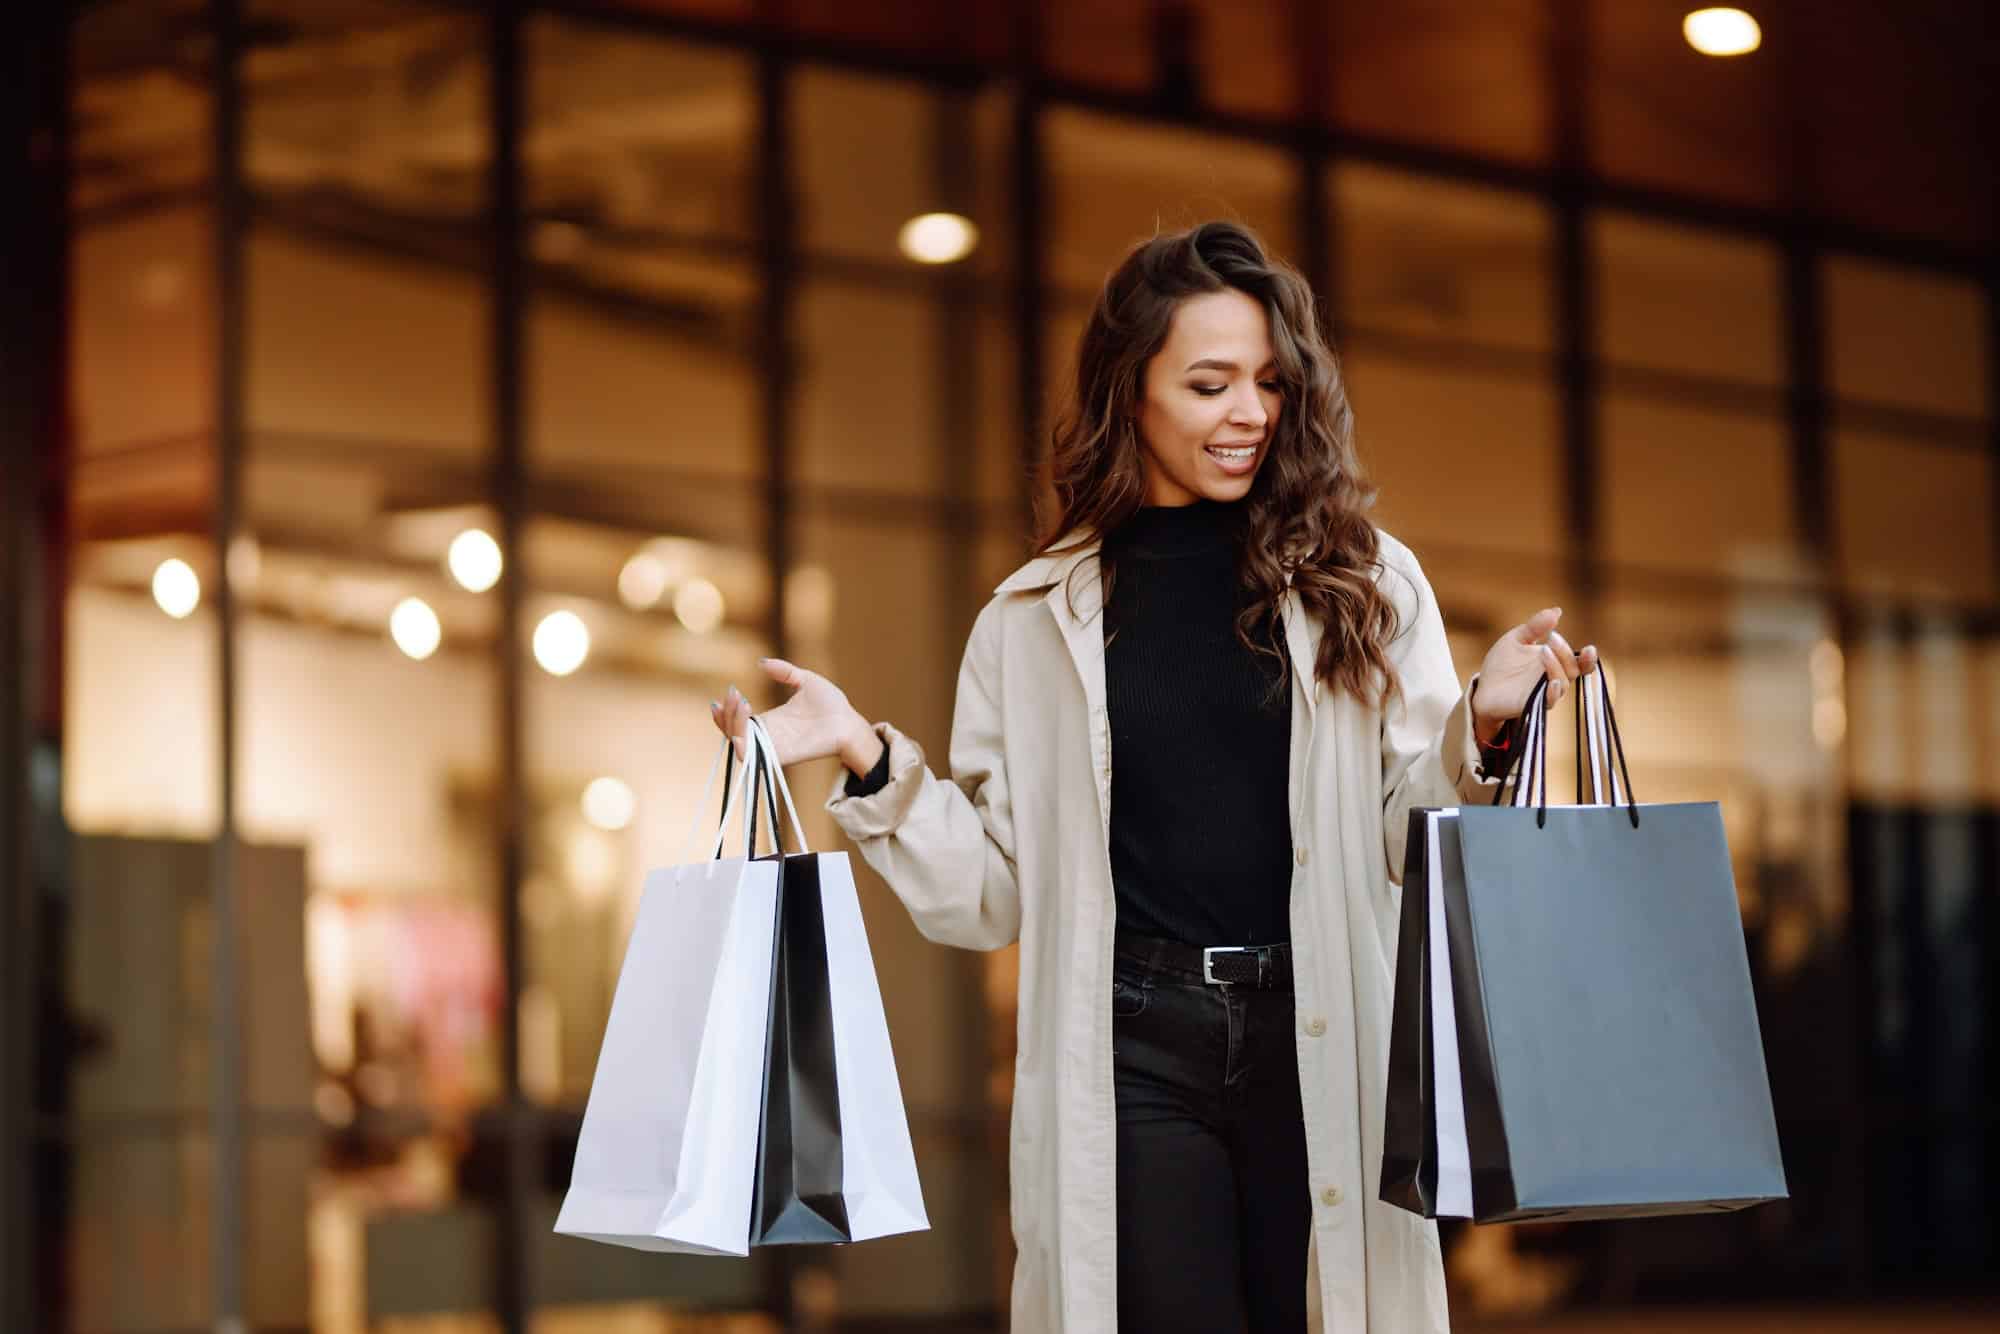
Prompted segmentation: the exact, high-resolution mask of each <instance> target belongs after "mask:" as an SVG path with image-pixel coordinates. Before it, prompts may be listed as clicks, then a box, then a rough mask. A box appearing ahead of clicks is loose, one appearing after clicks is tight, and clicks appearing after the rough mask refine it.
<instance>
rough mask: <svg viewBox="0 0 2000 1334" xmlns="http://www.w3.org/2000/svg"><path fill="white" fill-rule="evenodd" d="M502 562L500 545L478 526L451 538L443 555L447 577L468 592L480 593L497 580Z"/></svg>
mask: <svg viewBox="0 0 2000 1334" xmlns="http://www.w3.org/2000/svg"><path fill="white" fill-rule="evenodd" d="M504 563H505V562H504V561H503V560H502V558H501V555H500V544H499V543H498V542H495V541H494V540H493V537H492V535H491V534H489V533H487V532H486V531H485V530H483V529H479V528H468V529H466V530H465V531H464V532H462V533H460V534H459V535H458V536H457V537H454V538H453V539H451V550H450V552H449V553H447V555H446V556H445V564H446V565H447V566H448V567H449V568H450V570H451V577H452V578H454V579H456V580H458V586H459V587H460V588H463V589H464V590H465V591H466V592H468V593H484V592H485V591H486V590H487V589H489V588H491V587H493V585H495V584H497V583H499V582H500V567H501V566H502V565H503V564H504Z"/></svg>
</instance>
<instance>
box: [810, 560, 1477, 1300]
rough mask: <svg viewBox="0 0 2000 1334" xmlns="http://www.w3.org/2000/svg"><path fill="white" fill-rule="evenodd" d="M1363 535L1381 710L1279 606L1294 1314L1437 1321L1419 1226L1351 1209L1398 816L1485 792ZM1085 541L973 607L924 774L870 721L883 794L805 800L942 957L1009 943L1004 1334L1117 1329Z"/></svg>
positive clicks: (1108, 944)
mask: <svg viewBox="0 0 2000 1334" xmlns="http://www.w3.org/2000/svg"><path fill="white" fill-rule="evenodd" d="M1381 543H1382V558H1381V568H1380V570H1379V571H1378V574H1377V581H1378V583H1380V585H1381V586H1382V588H1383V590H1384V592H1385V593H1386V594H1387V595H1388V596H1389V597H1390V599H1391V601H1392V602H1393V604H1394V606H1395V607H1396V610H1397V612H1398V616H1399V624H1400V627H1401V628H1400V631H1399V633H1398V635H1397V637H1396V638H1395V640H1394V642H1393V643H1392V644H1391V645H1390V647H1389V656H1390V658H1391V660H1392V661H1393V662H1394V663H1395V666H1396V669H1397V671H1398V673H1399V674H1400V676H1401V680H1402V687H1403V695H1402V698H1401V700H1400V701H1398V702H1397V703H1396V704H1394V705H1392V706H1391V709H1390V711H1389V713H1388V715H1387V716H1384V714H1383V713H1382V712H1381V711H1380V710H1377V709H1375V708H1372V707H1367V706H1364V705H1362V704H1360V703H1358V702H1357V701H1356V700H1355V699H1354V698H1353V697H1352V696H1351V695H1349V694H1348V693H1346V692H1344V691H1341V692H1328V691H1326V690H1324V689H1322V688H1321V687H1320V685H1319V683H1318V682H1317V681H1316V680H1315V679H1314V677H1313V674H1312V664H1313V662H1314V660H1315V655H1316V653H1317V650H1318V640H1319V627H1318V626H1317V625H1316V624H1314V623H1313V622H1312V619H1311V618H1310V617H1309V616H1307V614H1306V613H1305V611H1304V609H1303V607H1302V605H1301V604H1300V602H1299V600H1298V597H1297V595H1296V594H1292V593H1287V595H1286V598H1285V604H1284V624H1285V636H1286V641H1287V644H1288V646H1289V648H1290V651H1291V658H1292V661H1293V664H1294V668H1295V670H1294V676H1293V691H1292V744H1291V761H1292V763H1291V782H1290V796H1291V807H1292V843H1293V847H1294V849H1295V853H1294V858H1293V860H1294V863H1295V869H1294V872H1293V875H1294V880H1293V888H1292V946H1293V952H1294V973H1295V985H1296V991H1297V1002H1298V1024H1297V1027H1296V1028H1295V1029H1294V1033H1295V1035H1296V1041H1297V1046H1298V1058H1299V1076H1300V1080H1299V1082H1300V1088H1301V1090H1302V1098H1303V1101H1304V1108H1305V1121H1306V1127H1307V1142H1308V1161H1309V1163H1310V1167H1311V1180H1310V1181H1309V1182H1301V1183H1299V1185H1300V1189H1302V1190H1310V1192H1311V1195H1312V1238H1311V1250H1312V1252H1313V1255H1314V1260H1315V1263H1314V1264H1313V1266H1312V1280H1311V1284H1312V1290H1311V1291H1309V1293H1308V1300H1309V1303H1310V1305H1311V1307H1312V1308H1313V1309H1314V1310H1315V1311H1316V1313H1318V1319H1319V1324H1318V1327H1319V1328H1320V1329H1323V1330H1326V1331H1329V1332H1333V1331H1338V1334H1361V1331H1364V1330H1365V1331H1372V1332H1373V1334H1410V1332H1411V1331H1442V1330H1445V1329H1446V1328H1447V1316H1446V1310H1445V1292H1444V1273H1443V1266H1442V1263H1441V1259H1440V1255H1439V1250H1438V1241H1437V1230H1436V1228H1435V1227H1434V1226H1433V1225H1432V1224H1430V1223H1428V1222H1425V1221H1423V1220H1422V1219H1419V1218H1417V1217H1415V1216H1414V1215H1412V1214H1408V1213H1405V1212H1403V1211H1402V1210H1400V1209H1397V1208H1394V1207H1392V1206H1390V1205H1386V1204H1383V1203H1381V1202H1380V1201H1378V1200H1377V1199H1376V1193H1377V1185H1378V1177H1379V1174H1380V1172H1381V1161H1382V1106H1383V1084H1384V1079H1385V1072H1386V1069H1387V1065H1388V1057H1389V1022H1390V1009H1391V978H1392V977H1393V975H1394V963H1395V954H1396V931H1397V920H1398V919H1397V903H1398V899H1399V895H1400V893H1401V890H1400V888H1399V885H1398V881H1399V879H1400V877H1401V866H1402V854H1403V839H1404V834H1405V827H1406V813H1407V812H1408V810H1409V809H1410V808H1411V807H1413V806H1426V805H1430V806H1450V805H1456V804H1458V803H1459V802H1461V801H1462V802H1465V803H1468V804H1470V803H1474V802H1478V801H1482V800H1487V799H1490V796H1491V792H1492V781H1493V780H1489V779H1487V778H1485V777H1484V776H1483V775H1482V774H1481V772H1480V770H1479V755H1478V749H1477V746H1476V744H1475V741H1474V738H1473V732H1472V725H1471V715H1470V698H1471V686H1468V687H1467V688H1466V690H1465V691H1464V692H1463V693H1461V691H1460V689H1459V685H1458V678H1457V674H1456V673H1455V671H1454V670H1453V668H1452V662H1451V656H1450V652H1449V650H1448V648H1447V646H1446V642H1445V632H1444V622H1443V619H1442V617H1441V616H1440V615H1439V613H1438V607H1437V601H1436V599H1435V597H1434V596H1433V595H1432V592H1431V588H1430V585H1429V583H1428V582H1427V581H1426V580H1425V578H1424V575H1423V571H1422V569H1421V568H1420V567H1419V566H1418V564H1417V561H1416V558H1415V557H1414V556H1413V555H1412V554H1411V553H1410V551H1409V549H1408V548H1406V547H1405V546H1403V545H1402V544H1401V543H1400V542H1397V541H1396V540H1395V539H1393V538H1391V537H1389V536H1388V535H1387V534H1382V537H1381ZM1094 554H1095V547H1094V545H1093V546H1087V547H1083V548H1080V549H1078V550H1077V551H1074V552H1070V553H1066V554H1062V555H1055V556H1044V557H1040V558H1037V559H1035V560H1032V561H1030V562H1029V563H1028V564H1026V565H1024V566H1023V567H1022V568H1021V569H1019V570H1018V571H1016V572H1015V573H1014V574H1013V575H1011V576H1010V577H1009V578H1008V579H1007V580H1006V581H1005V582H1003V583H1002V584H1001V585H1000V586H999V588H998V589H997V590H996V591H995V595H994V597H993V599H992V601H991V602H989V603H988V604H987V606H986V607H985V609H984V610H983V611H981V613H980V615H979V617H978V620H977V621H976V623H975V624H974V626H973V629H972V634H971V637H970V641H969V642H968V644H967V645H966V651H965V658H964V662H963V665H962V666H961V668H960V670H959V677H958V698H957V705H956V711H955V714H954V718H953V722H952V734H951V776H950V780H949V781H944V780H942V779H940V778H939V777H938V776H937V775H935V774H934V773H932V772H931V770H930V769H928V768H927V767H926V765H925V760H924V752H923V750H922V749H921V748H920V747H919V746H918V745H917V743H916V742H915V741H913V740H911V739H910V738H909V737H907V736H905V735H904V734H903V733H901V732H899V731H897V730H896V729H895V728H894V727H892V726H890V725H888V724H877V727H878V730H879V732H880V734H881V735H882V736H883V738H884V739H885V740H886V741H887V742H888V745H889V757H890V758H889V773H890V778H889V783H888V786H887V787H885V788H883V789H882V790H881V791H880V792H877V793H875V794H873V795H871V796H867V797H848V796H846V795H845V792H844V788H843V785H842V784H843V782H844V775H843V776H842V779H841V780H837V781H836V783H835V785H834V790H833V792H832V794H831V796H830V797H829V799H828V801H827V809H828V811H829V812H831V814H832V815H833V817H834V819H835V820H836V821H837V822H838V823H839V825H840V827H841V828H842V829H843V830H845V831H846V833H847V835H848V836H849V837H850V838H852V839H853V840H854V841H855V843H856V844H857V846H858V847H859V848H860V851H861V855H862V856H863V857H864V858H865V859H866V860H867V862H868V864H869V865H870V866H873V867H874V868H875V869H876V871H877V872H879V873H880V874H881V875H882V877H883V878H884V879H885V880H886V881H887V882H888V883H889V886H890V888H891V889H893V890H894V891H895V893H896V894H897V896H898V897H899V898H901V899H902V901H903V903H904V904H905V905H906V906H907V907H908V909H909V911H910V914H911V916H912V917H913V918H915V920H916V925H917V927H918V929H919V930H920V931H922V932H923V934H924V935H925V936H927V937H929V938H930V939H932V940H935V941H938V942H939V943H941V944H946V945H957V946H961V947H963V948H967V949H998V948H1000V947H1002V946H1005V945H1008V944H1010V943H1012V942H1013V941H1014V940H1016V939H1019V941H1020V942H1021V982H1020V1011H1019V1028H1020V1033H1019V1051H1018V1055H1017V1057H1016V1062H1015V1080H1014V1111H1013V1124H1012V1133H1011V1137H1010V1150H1009V1162H1008V1170H1009V1178H1010V1181H1011V1189H1012V1199H1011V1214H1012V1219H1013V1227H1014V1238H1015V1241H1016V1243H1017V1245H1018V1248H1019V1254H1018V1258H1017V1260H1016V1262H1015V1269H1014V1283H1013V1328H1014V1329H1015V1330H1016V1331H1034V1332H1035V1334H1043V1332H1048V1334H1055V1332H1056V1331H1062V1334H1097V1332H1098V1331H1107V1332H1108V1331H1112V1330H1114V1329H1115V1328H1116V1325H1117V1309H1118V1308H1117V1295H1118V1293H1117V1286H1118V1284H1117V1279H1118V1276H1117V1246H1116V1242H1115V1240H1114V1238H1115V1229H1116V1227H1117V1202H1116V1190H1115V1181H1116V1175H1115V1166H1114V1154H1115V1152H1116V1142H1117V1141H1116V1125H1115V1120H1114V1106H1113V1094H1112V1075H1111V953H1112V930H1113V922H1114V915H1115V914H1114V908H1113V902H1112V888H1111V857H1110V822H1111V816H1110V811H1111V759H1112V756H1111V750H1110V728H1109V724H1108V720H1107V718H1106V716H1105V704H1104V638H1103V633H1102V628H1101V625H1100V622H1099V620H1098V614H1099V612H1100V611H1101V609H1102V595H1101V584H1100V581H1099V580H1098V579H1097V578H1096V577H1095V573H1096V572H1095V562H1094V560H1091V558H1092V557H1093V556H1094ZM1086 560H1091V566H1090V568H1088V569H1086V570H1084V571H1083V572H1081V573H1080V574H1079V575H1078V577H1077V578H1076V579H1075V580H1074V581H1068V576H1069V575H1070V573H1071V572H1072V571H1073V570H1075V569H1076V568H1077V566H1078V565H1079V564H1080V563H1082V562H1084V561H1086ZM1065 588H1069V589H1071V591H1072V592H1073V593H1074V597H1075V604H1076V605H1075V609H1074V612H1072V608H1071V605H1070V599H1069V598H1068V597H1066V596H1065ZM1476 679H1477V678H1475V683H1476ZM1127 1334H1135V1332H1133V1331H1128V1332H1127Z"/></svg>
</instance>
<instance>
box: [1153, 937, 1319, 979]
mask: <svg viewBox="0 0 2000 1334" xmlns="http://www.w3.org/2000/svg"><path fill="white" fill-rule="evenodd" d="M1118 948H1119V950H1120V951H1122V952H1123V953H1125V954H1128V955H1131V956H1132V957H1135V958H1139V959H1143V960H1144V961H1145V962H1146V963H1147V964H1149V965H1150V966H1152V967H1154V968H1169V969H1172V970H1173V971H1175V972H1177V973H1182V974H1185V975H1187V976H1188V977H1189V978H1190V979H1192V978H1200V979H1201V980H1202V981H1204V982H1206V983H1208V984H1210V985H1211V986H1219V987H1247V988H1249V989H1251V990H1253V991H1290V990H1291V989H1292V947H1291V946H1290V945H1289V944H1286V945H1249V946H1236V945H1210V946H1207V947H1203V946H1200V945H1183V944H1182V943H1181V942H1179V941H1177V940H1162V939H1160V938H1159V937H1157V936H1137V935H1133V934H1132V933H1130V932H1127V931H1120V932H1119V933H1118Z"/></svg>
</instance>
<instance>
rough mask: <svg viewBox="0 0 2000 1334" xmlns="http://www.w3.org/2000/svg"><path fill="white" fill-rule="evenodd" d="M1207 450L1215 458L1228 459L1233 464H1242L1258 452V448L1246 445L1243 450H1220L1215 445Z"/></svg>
mask: <svg viewBox="0 0 2000 1334" xmlns="http://www.w3.org/2000/svg"><path fill="white" fill-rule="evenodd" d="M1207 449H1208V452H1209V453H1211V454H1213V455H1215V457H1217V458H1219V459H1227V460H1228V461H1229V462H1231V463H1241V462H1243V461H1244V460H1245V459H1247V458H1249V457H1250V456H1251V455H1253V454H1255V453H1256V452H1257V446H1255V445H1246V446H1244V447H1243V448H1241V449H1219V448H1217V447H1216V446H1214V445H1209V446H1207Z"/></svg>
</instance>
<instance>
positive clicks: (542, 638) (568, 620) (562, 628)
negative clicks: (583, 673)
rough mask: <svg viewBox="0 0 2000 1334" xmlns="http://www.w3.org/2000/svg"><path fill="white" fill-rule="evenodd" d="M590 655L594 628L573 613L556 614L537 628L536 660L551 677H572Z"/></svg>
mask: <svg viewBox="0 0 2000 1334" xmlns="http://www.w3.org/2000/svg"><path fill="white" fill-rule="evenodd" d="M589 656H590V628H589V627H588V626H586V625H585V624H584V623H583V620H582V618H581V617H579V616H578V615H577V614H576V613H575V612H573V611H552V612H550V613H549V614H548V615H546V616H544V617H542V620H541V624H539V625H537V626H536V627H535V661H536V662H538V663H540V664H541V665H542V670H543V671H545V672H547V673H548V674H549V675H551V676H568V675H569V674H570V673H571V672H573V671H575V670H576V669H577V668H579V667H581V666H583V660H584V659H585V658H587V657H589Z"/></svg>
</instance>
